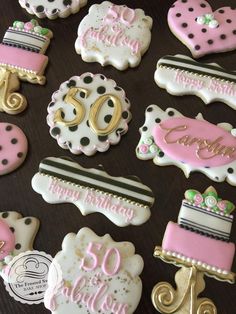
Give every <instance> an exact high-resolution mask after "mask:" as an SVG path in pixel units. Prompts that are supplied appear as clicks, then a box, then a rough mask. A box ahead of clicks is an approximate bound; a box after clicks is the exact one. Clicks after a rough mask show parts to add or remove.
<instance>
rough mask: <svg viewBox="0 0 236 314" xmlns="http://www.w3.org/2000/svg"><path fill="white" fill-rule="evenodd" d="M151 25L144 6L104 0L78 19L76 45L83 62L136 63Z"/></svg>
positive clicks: (121, 65)
mask: <svg viewBox="0 0 236 314" xmlns="http://www.w3.org/2000/svg"><path fill="white" fill-rule="evenodd" d="M151 28H152V18H151V17H150V16H146V15H145V13H144V11H143V10H141V9H131V8H128V7H127V6H125V5H115V4H113V3H111V2H109V1H104V2H102V3H101V4H94V5H92V6H91V7H90V9H89V14H88V15H87V16H85V18H84V19H83V20H82V21H81V23H80V25H79V28H78V38H77V40H76V42H75V49H76V52H77V53H78V54H81V57H82V59H83V60H84V61H86V62H94V61H96V62H99V63H100V64H101V65H102V66H105V65H108V64H111V65H112V66H114V67H115V68H117V69H118V70H125V69H126V68H127V67H136V66H137V65H138V64H139V63H140V61H141V57H142V55H143V54H144V53H145V52H146V51H147V49H148V47H149V44H150V41H151Z"/></svg>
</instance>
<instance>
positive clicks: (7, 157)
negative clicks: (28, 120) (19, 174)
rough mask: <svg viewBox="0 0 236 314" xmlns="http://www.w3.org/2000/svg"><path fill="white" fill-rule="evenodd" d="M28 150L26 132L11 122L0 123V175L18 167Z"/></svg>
mask: <svg viewBox="0 0 236 314" xmlns="http://www.w3.org/2000/svg"><path fill="white" fill-rule="evenodd" d="M27 150H28V143H27V139H26V136H25V134H24V133H23V132H22V130H21V129H20V128H18V127H17V126H16V125H14V124H10V123H0V175H3V174H6V173H9V172H11V171H13V170H15V169H16V168H18V167H19V166H20V165H21V164H22V163H23V161H24V159H25V157H26V154H27Z"/></svg>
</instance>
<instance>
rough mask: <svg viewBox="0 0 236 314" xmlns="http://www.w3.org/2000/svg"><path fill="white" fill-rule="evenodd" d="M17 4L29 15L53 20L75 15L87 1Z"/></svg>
mask: <svg viewBox="0 0 236 314" xmlns="http://www.w3.org/2000/svg"><path fill="white" fill-rule="evenodd" d="M19 3H20V5H21V6H22V8H24V9H26V11H27V12H28V13H30V14H35V15H37V17H39V18H44V17H48V18H49V19H55V18H57V17H62V18H65V17H67V16H69V15H70V14H74V13H77V12H78V11H79V10H80V8H82V7H83V6H85V5H86V4H87V0H19Z"/></svg>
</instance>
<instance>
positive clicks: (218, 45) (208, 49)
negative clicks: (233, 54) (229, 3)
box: [168, 0, 236, 58]
mask: <svg viewBox="0 0 236 314" xmlns="http://www.w3.org/2000/svg"><path fill="white" fill-rule="evenodd" d="M168 24H169V27H170V29H171V31H172V33H173V34H174V35H175V36H176V37H177V38H178V39H179V40H180V41H181V42H182V43H183V44H184V45H186V46H187V47H188V48H189V49H190V51H191V53H192V55H193V57H194V58H199V57H202V56H204V55H206V54H210V53H217V52H225V51H231V50H234V49H236V10H234V9H232V8H230V7H222V8H219V9H217V10H216V11H213V10H212V8H211V6H210V5H209V3H208V2H207V1H204V0H178V1H176V2H175V3H174V4H173V5H172V6H171V8H170V10H169V12H168Z"/></svg>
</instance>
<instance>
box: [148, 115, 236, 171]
mask: <svg viewBox="0 0 236 314" xmlns="http://www.w3.org/2000/svg"><path fill="white" fill-rule="evenodd" d="M153 137H154V140H155V143H156V145H158V146H159V147H160V149H161V150H162V151H163V152H164V153H166V154H167V156H169V157H170V158H172V159H173V160H175V161H179V162H185V163H188V164H190V165H191V166H197V167H218V166H222V165H226V164H229V163H231V162H233V161H234V160H235V159H236V138H235V137H233V135H231V134H230V133H229V132H227V131H225V130H223V129H222V128H221V127H218V126H216V125H214V124H211V123H209V122H207V121H202V120H197V119H190V118H185V117H184V118H182V117H181V118H170V119H167V120H165V121H163V122H161V123H160V124H159V125H157V126H156V127H155V128H154V129H153Z"/></svg>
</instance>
